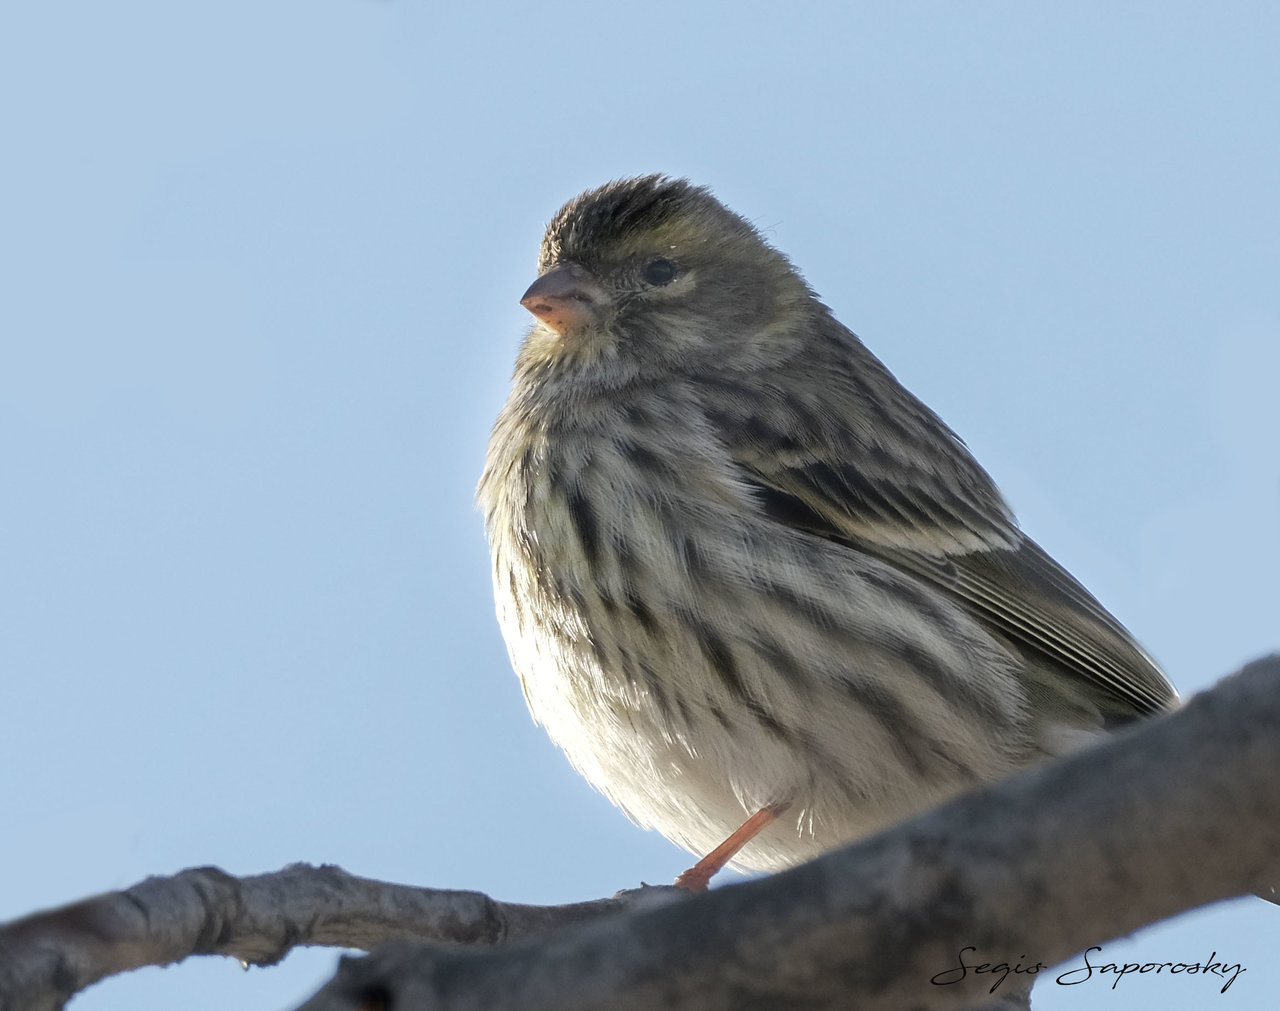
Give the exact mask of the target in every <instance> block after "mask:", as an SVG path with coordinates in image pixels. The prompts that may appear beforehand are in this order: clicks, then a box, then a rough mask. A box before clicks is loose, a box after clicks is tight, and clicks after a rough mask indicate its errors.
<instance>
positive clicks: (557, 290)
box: [520, 263, 609, 336]
mask: <svg viewBox="0 0 1280 1011" xmlns="http://www.w3.org/2000/svg"><path fill="white" fill-rule="evenodd" d="M520 304H521V305H522V306H524V307H525V308H526V309H528V310H529V311H530V312H531V313H533V314H534V315H535V316H537V317H538V319H539V320H541V321H542V322H543V323H545V324H546V325H547V326H549V327H550V328H551V329H552V330H554V331H555V332H556V333H558V334H560V335H561V336H564V335H565V334H566V333H569V332H570V331H571V330H584V329H586V328H588V327H591V326H595V325H597V324H599V322H600V319H601V317H602V316H603V314H604V310H605V308H606V307H607V306H608V304H609V295H608V293H607V292H605V290H604V289H603V288H602V287H600V284H599V283H598V282H597V281H596V279H595V278H593V277H592V276H591V274H590V272H589V271H588V270H587V269H586V268H584V267H580V266H578V264H576V263H562V264H560V265H559V266H556V267H552V268H551V269H550V270H548V271H547V272H546V273H545V274H543V275H542V276H541V277H539V278H538V279H537V280H536V281H534V282H533V284H531V285H529V290H528V291H526V292H525V293H524V296H523V297H522V298H521V299H520Z"/></svg>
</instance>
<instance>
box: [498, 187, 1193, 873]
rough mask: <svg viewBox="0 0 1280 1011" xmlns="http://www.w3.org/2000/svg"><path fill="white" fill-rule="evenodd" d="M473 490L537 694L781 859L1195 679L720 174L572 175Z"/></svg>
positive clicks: (625, 791)
mask: <svg viewBox="0 0 1280 1011" xmlns="http://www.w3.org/2000/svg"><path fill="white" fill-rule="evenodd" d="M538 270H539V280H538V281H537V282H535V284H534V286H533V287H532V288H531V289H530V291H529V292H528V293H527V295H526V298H525V304H526V305H527V306H528V307H529V308H530V310H531V311H533V312H534V314H535V315H536V316H538V317H539V319H540V320H541V321H542V322H539V323H538V324H536V325H535V326H534V327H533V329H532V330H531V331H530V333H529V335H528V337H527V338H526V340H525V343H524V345H523V347H522V348H521V351H520V354H519V357H518V359H517V363H516V370H515V377H514V381H513V386H512V392H511V396H510V398H509V400H508V401H507V404H506V406H505V407H504V408H503V411H502V413H501V415H500V416H499V418H498V421H497V423H496V425H495V427H494V432H493V437H492V440H491V442H490V446H489V455H488V461H487V464H486V467H485V472H484V476H483V477H482V479H481V482H480V489H479V499H480V502H481V504H482V507H483V509H484V512H485V520H486V525H487V528H488V532H489V538H490V544H491V548H492V554H493V563H494V585H495V590H496V596H497V602H498V614H499V619H500V621H501V624H502V628H503V632H504V635H505V636H506V639H507V643H508V646H509V649H510V652H511V657H512V661H513V663H514V665H515V668H516V670H517V672H518V673H519V675H520V678H521V681H522V684H523V685H524V690H525V696H526V698H527V700H528V702H529V705H530V708H531V709H532V711H533V714H534V716H535V718H537V719H538V720H539V721H540V722H541V723H543V724H544V725H545V726H546V728H547V730H548V732H549V733H550V734H551V736H552V738H553V739H554V740H555V741H556V742H557V743H558V744H559V745H560V746H561V747H562V748H564V750H565V751H566V753H567V754H568V756H569V758H570V760H571V761H572V762H573V763H574V765H575V766H576V767H577V768H578V769H579V771H581V772H582V773H583V774H584V775H585V776H586V777H587V778H588V779H589V780H590V781H591V782H592V783H593V784H595V785H596V786H597V787H598V788H600V789H601V790H602V791H604V793H606V794H607V795H608V796H609V797H610V798H611V799H613V800H614V802H615V803H617V804H618V805H619V806H621V807H622V808H623V809H624V810H625V811H626V812H627V813H628V814H629V815H631V817H633V818H634V819H635V820H636V821H638V822H640V823H641V824H643V825H646V826H651V827H656V828H657V829H659V831H661V832H662V833H663V834H664V835H666V836H667V837H669V838H671V839H673V840H674V841H676V842H678V843H680V844H681V845H683V846H686V847H688V848H689V849H691V850H693V851H695V852H705V851H707V850H709V849H710V848H711V847H712V846H714V845H715V844H716V843H718V842H719V841H720V840H721V839H722V838H724V837H725V836H726V835H728V834H729V833H730V832H731V831H732V830H733V829H734V828H736V827H737V826H738V825H739V824H740V823H741V822H742V821H743V820H744V819H745V818H746V817H747V816H748V815H750V814H752V813H753V812H755V811H757V810H759V809H761V808H765V807H772V808H775V809H781V808H783V807H784V806H785V815H784V817H782V818H781V819H780V820H779V821H778V822H776V823H774V824H773V825H771V826H769V828H767V829H766V830H765V831H764V832H763V833H762V834H761V835H760V836H759V837H758V838H757V839H756V840H755V841H754V842H752V843H751V844H750V845H748V846H747V848H746V849H745V850H743V851H742V853H741V854H740V856H739V863H740V864H741V865H743V866H745V867H749V868H764V869H768V868H778V867H782V866H786V865H788V864H790V863H794V862H796V861H799V860H802V859H805V858H808V857H810V856H812V855H815V854H817V853H818V852H821V851H822V850H824V849H826V848H829V847H830V846H832V845H835V844H838V843H840V842H843V841H846V840H848V839H851V838H854V837H856V836H858V835H861V834H864V833H866V832H868V831H871V830H873V829H875V828H877V827H879V826H881V825H883V824H885V823H887V822H890V821H893V820H897V819H899V818H902V817H905V816H907V815H909V814H912V813H914V812H916V811H918V810H921V809H922V808H924V807H926V806H928V805H930V804H932V803H935V802H937V801H938V800H941V799H943V798H945V797H947V796H949V795H951V794H953V793H955V792H957V791H959V790H961V789H964V788H966V787H968V786H971V785H974V784H977V783H982V782H986V781H989V780H992V779H995V778H998V777H999V776H1002V775H1004V774H1005V773H1007V772H1009V771H1011V770H1013V769H1016V768H1018V767H1019V766H1022V765H1025V764H1028V763H1030V762H1034V761H1036V760H1039V759H1041V758H1043V757H1045V756H1047V755H1054V754H1059V753H1062V752H1064V751H1067V750H1070V749H1071V748H1073V747H1076V746H1078V745H1079V744H1081V743H1082V742H1084V741H1086V740H1088V739H1089V738H1090V737H1091V736H1093V735H1095V734H1098V733H1100V732H1102V731H1104V730H1106V729H1108V728H1110V727H1113V726H1115V725H1118V724H1122V723H1124V722H1127V721H1129V720H1133V719H1136V718H1139V717H1144V716H1148V715H1151V714H1154V713H1158V712H1160V711H1162V710H1165V709H1168V708H1170V707H1171V706H1173V705H1174V704H1175V699H1176V696H1175V694H1174V692H1173V689H1172V688H1171V687H1170V686H1169V684H1168V682H1167V681H1166V680H1165V678H1164V676H1163V675H1162V674H1161V672H1160V670H1159V668H1158V667H1157V666H1156V665H1155V664H1154V663H1153V662H1152V661H1151V659H1150V658H1149V657H1148V656H1147V655H1146V654H1145V653H1144V652H1143V651H1142V649H1141V648H1140V647H1139V646H1138V645H1137V644H1136V643H1135V642H1134V641H1133V639H1132V638H1131V637H1130V636H1129V634H1128V633H1127V632H1126V631H1125V630H1124V628H1123V627H1122V626H1121V625H1120V624H1119V623H1118V622H1117V621H1116V620H1115V619H1114V618H1113V617H1111V615H1110V614H1108V613H1107V612H1106V611H1105V610H1104V609H1103V608H1102V606H1101V605H1100V604H1098V602H1097V601H1096V600H1094V598H1093V597H1092V596H1090V595H1089V593H1088V592H1087V591H1086V590H1085V589H1084V588H1083V587H1082V586H1081V585H1080V584H1079V583H1078V582H1076V580H1075V579H1073V578H1072V577H1071V576H1070V575H1069V574H1068V573H1067V572H1066V571H1065V570H1063V569H1062V568H1061V567H1060V566H1059V565H1057V563H1055V562H1054V561H1053V560H1052V559H1051V558H1050V557H1049V556H1048V555H1046V554H1045V553H1044V552H1043V551H1042V550H1041V549H1040V548H1039V547H1038V546H1037V545H1036V544H1035V543H1034V542H1032V541H1031V540H1029V539H1028V538H1027V537H1026V536H1025V535H1024V534H1022V533H1021V531H1020V530H1019V529H1018V527H1017V525H1016V522H1015V520H1014V518H1013V515H1012V513H1011V512H1010V510H1009V508H1008V507H1007V506H1006V505H1005V503H1004V501H1003V499H1002V498H1001V496H1000V494H999V492H998V491H997V489H996V488H995V486H994V484H993V483H992V482H991V479H990V478H989V477H988V476H987V474H986V472H985V471H983V470H982V468H981V467H980V466H979V465H978V464H977V462H976V461H975V460H974V459H973V457H972V456H971V455H970V454H969V452H968V451H967V450H966V449H965V447H964V445H963V443H962V442H961V441H960V440H959V439H958V438H957V437H956V435H955V434H954V433H953V432H952V431H951V430H950V429H949V428H947V427H946V425H944V424H943V423H942V421H941V420H939V419H938V417H937V416H936V415H935V414H934V413H933V412H932V411H930V410H929V409H928V408H927V407H925V406H924V404H922V403H921V402H920V401H918V400H917V399H916V398H915V397H913V396H912V395H911V394H910V393H909V392H907V391H906V390H905V389H903V387H902V386H900V385H899V384H898V383H897V381H896V380H895V379H894V378H893V376H892V375H891V374H890V373H889V372H888V370H887V369H885V367H884V366H883V365H882V364H881V363H880V362H879V361H878V360H877V359H876V358H875V357H874V356H873V355H872V354H871V353H870V352H869V351H867V349H866V348H865V347H863V345H862V344H861V342H860V341H859V340H858V339H857V337H855V336H854V335H853V334H852V333H851V332H850V331H849V330H848V329H846V328H845V327H843V326H842V325H841V324H840V323H839V322H838V321H837V320H835V318H834V317H833V316H832V315H831V313H830V311H829V310H828V309H827V307H826V306H824V305H823V304H822V303H821V302H819V301H818V299H817V297H816V296H815V295H814V293H813V292H812V291H811V290H810V289H809V288H808V286H807V285H806V284H805V283H804V281H803V280H802V279H801V277H800V276H799V274H798V273H797V272H796V271H795V270H794V269H793V268H792V266H791V264H790V263H789V262H788V261H787V259H786V257H784V256H783V255H782V254H781V253H779V252H777V251H776V250H774V249H772V248H771V247H770V246H769V245H767V244H766V243H765V242H764V241H763V239H762V238H761V237H760V236H759V234H758V233H757V232H756V231H755V229H754V228H752V227H751V225H750V224H748V223H747V222H746V221H745V220H743V219H742V218H740V217H739V216H737V215H736V214H734V213H732V212H731V211H729V210H728V209H726V208H725V207H724V206H723V205H721V204H720V203H719V202H718V201H717V200H716V199H715V198H714V197H712V196H711V195H710V193H708V192H707V191H706V190H704V189H700V188H697V187H694V186H691V185H689V184H688V183H685V182H683V181H678V180H671V179H668V178H665V177H661V176H646V177H643V178H639V179H629V180H623V181H620V182H615V183H611V184H609V185H607V186H604V187H601V188H600V189H597V190H593V191H591V192H588V193H585V194H583V195H582V196H580V197H578V198H576V199H575V200H573V201H571V202H570V203H568V204H567V205H566V206H565V207H564V208H563V209H562V210H561V211H560V212H559V213H558V214H557V215H556V217H555V219H554V220H553V221H552V222H551V224H550V225H549V227H548V229H547V234H546V237H545V239H544V240H543V244H542V250H541V254H540V256H539V261H538Z"/></svg>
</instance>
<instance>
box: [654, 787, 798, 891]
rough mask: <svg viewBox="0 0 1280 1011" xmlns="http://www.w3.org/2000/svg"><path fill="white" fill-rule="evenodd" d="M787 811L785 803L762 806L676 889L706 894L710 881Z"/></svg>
mask: <svg viewBox="0 0 1280 1011" xmlns="http://www.w3.org/2000/svg"><path fill="white" fill-rule="evenodd" d="M785 809H786V805H785V804H779V805H776V806H774V807H762V808H761V809H760V810H759V811H757V812H756V813H755V814H753V815H752V816H751V817H750V818H748V819H747V820H746V821H744V822H743V823H742V824H741V825H739V826H738V827H737V828H736V829H734V831H733V834H732V835H730V836H729V838H728V839H726V840H725V841H724V842H722V843H721V844H720V845H719V846H717V847H716V848H715V849H713V850H712V851H711V852H710V853H708V854H707V855H706V856H705V857H703V858H702V859H701V860H699V861H698V862H697V863H696V864H694V865H693V866H692V867H690V868H689V869H688V870H687V871H685V872H684V873H683V874H681V875H680V876H679V877H678V878H676V880H675V886H676V887H677V888H683V889H685V890H686V891H690V892H695V893H697V892H705V891H706V890H707V882H709V881H710V880H711V879H712V878H713V877H714V876H715V875H716V874H718V873H719V872H720V871H721V870H722V869H723V868H724V865H725V864H727V863H728V862H729V861H730V860H732V859H733V858H734V857H735V856H737V855H738V851H739V850H740V849H742V847H743V846H745V845H746V844H747V843H749V842H750V841H751V840H752V839H754V838H755V837H756V836H757V835H759V834H760V832H761V831H762V830H763V829H764V828H765V826H767V825H770V824H772V823H773V822H775V821H777V819H778V815H780V814H782V812H783V811H784V810H785Z"/></svg>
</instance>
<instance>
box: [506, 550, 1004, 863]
mask: <svg viewBox="0 0 1280 1011" xmlns="http://www.w3.org/2000/svg"><path fill="white" fill-rule="evenodd" d="M766 555H767V553H765V554H762V555H760V556H757V562H758V563H759V564H760V565H761V566H762V567H763V569H764V571H761V572H756V573H752V574H746V575H745V581H744V575H743V574H741V573H737V574H734V573H730V572H727V571H726V572H722V573H721V574H720V575H719V576H713V575H711V574H710V572H708V573H704V577H705V580H706V582H707V585H698V582H697V581H690V580H685V581H684V582H683V583H681V585H680V587H677V588H675V589H673V587H672V586H671V585H667V586H664V587H663V588H662V591H661V592H659V590H658V588H656V587H649V588H648V590H647V591H646V588H645V587H644V585H643V583H641V585H640V586H639V589H638V592H641V593H645V594H646V599H647V600H649V601H650V604H649V605H648V607H647V608H646V612H645V613H644V615H643V616H642V617H637V616H636V614H635V613H634V611H629V610H627V609H626V608H622V607H619V606H617V604H616V602H612V603H606V604H602V603H601V602H600V599H599V598H598V597H597V596H594V595H593V594H592V593H590V592H588V591H587V590H585V589H582V588H581V586H579V587H578V588H577V589H576V590H575V592H572V593H564V594H558V593H556V592H554V590H549V589H548V582H547V581H546V580H542V581H539V580H537V579H534V578H532V577H530V575H529V573H527V572H526V573H525V574H524V578H525V579H526V580H527V582H526V583H524V584H521V578H522V577H521V575H520V574H519V573H511V572H507V573H495V577H496V578H495V586H496V587H497V590H498V599H499V617H500V620H501V622H502V625H503V630H504V634H505V635H506V638H507V642H508V646H509V649H510V653H511V658H512V662H513V665H514V666H515V669H516V671H517V672H518V674H519V675H520V678H521V682H522V684H523V687H524V691H525V697H526V699H527V701H528V704H529V707H530V709H531V711H532V713H533V715H534V717H535V719H537V720H538V722H539V723H541V724H543V726H544V727H545V728H546V729H547V731H548V733H549V735H550V736H551V738H552V739H553V740H554V741H555V742H556V744H558V745H559V746H560V747H561V748H562V749H563V750H564V751H565V753H566V754H567V755H568V757H569V759H570V761H571V762H572V763H573V765H574V766H575V767H576V768H577V769H578V770H579V772H581V773H582V775H583V776H584V777H585V778H587V779H588V780H589V781H590V782H591V783H592V784H593V785H594V786H595V787H596V788H597V789H599V790H601V791H602V792H603V793H604V794H605V795H606V796H608V797H609V798H610V799H611V800H612V801H613V802H614V803H616V804H617V805H618V806H619V807H621V808H622V809H623V810H624V811H625V812H626V813H627V814H628V815H629V816H630V817H631V818H632V819H633V820H635V821H636V822H638V823H640V824H642V825H644V826H646V827H652V828H656V829H658V831H660V832H661V833H662V834H663V835H665V836H666V837H667V838H669V839H671V840H672V841H673V842H676V843H678V844H679V845H682V846H684V847H685V848H687V849H689V850H690V851H692V852H695V853H704V852H707V851H709V850H710V849H712V848H713V847H714V846H715V845H717V844H718V843H719V842H721V841H722V840H723V839H724V838H725V837H726V836H727V835H728V834H729V833H730V832H732V831H733V830H734V829H735V828H737V827H738V825H740V824H741V823H742V821H744V820H745V819H746V818H747V817H748V816H749V815H751V814H752V813H754V812H755V811H757V810H759V809H760V808H762V807H765V806H776V805H786V809H785V812H784V813H783V815H782V816H781V817H780V819H779V821H778V822H777V823H775V824H774V825H773V826H771V827H770V828H769V829H767V830H766V831H765V832H764V833H763V834H762V835H761V837H759V838H758V839H757V841H755V842H753V843H752V844H751V845H750V846H748V847H747V848H746V849H745V850H744V851H743V852H742V854H741V856H740V857H739V860H738V863H739V864H741V865H742V866H745V867H748V868H751V869H762V870H763V869H776V868H779V867H783V866H787V865H790V864H793V863H796V862H799V861H802V860H804V859H808V858H810V857H812V856H815V855H817V854H818V853H820V852H822V851H824V850H826V849H829V848H830V847H832V846H835V845H838V844H840V843H842V842H845V841H848V840H850V839H853V838H856V837H858V836H860V835H864V834H866V833H868V832H871V831H874V830H876V829H878V828H880V827H881V826H883V825H885V824H887V823H891V822H893V821H895V820H898V819H900V818H902V817H906V816H908V815H910V814H913V813H915V812H916V811H919V810H921V809H923V808H925V807H928V806H930V805H931V804H933V803H935V802H937V801H938V800H940V799H942V798H944V797H946V796H948V795H950V794H952V793H955V792H958V791H959V790H961V789H963V788H965V787H967V786H970V785H973V784H974V783H977V782H981V781H985V780H990V779H994V778H997V777H998V776H1000V775H1002V774H1004V773H1005V772H1007V771H1009V769H1011V768H1013V767H1015V766H1016V765H1017V764H1020V763H1021V762H1022V761H1023V760H1025V754H1026V751H1027V747H1026V736H1027V735H1026V728H1025V727H1024V726H1022V725H1021V722H1020V721H1021V719H1022V716H1023V714H1022V713H1021V712H1020V711H1019V709H1018V706H1017V698H1016V689H1015V690H1014V694H1012V695H1009V696H1008V697H1007V698H1005V699H1000V698H996V697H992V698H975V697H972V694H973V693H972V692H970V691H969V690H968V688H967V686H966V682H965V677H966V672H965V671H964V670H963V669H960V670H953V671H952V673H954V675H955V677H956V678H957V679H958V680H957V682H956V684H951V683H950V682H949V681H948V680H947V679H948V677H950V676H951V675H950V674H948V673H947V672H946V670H945V668H946V667H947V665H951V666H952V667H956V666H958V667H961V668H963V666H964V665H965V664H966V663H972V662H976V659H977V658H968V657H967V656H966V654H967V653H971V652H973V651H974V650H977V651H978V652H982V657H981V659H982V660H983V661H984V662H985V661H987V660H989V659H990V657H989V655H988V654H990V653H991V650H992V647H991V646H990V644H989V643H988V642H986V641H982V642H979V641H978V639H979V638H982V639H983V640H985V636H983V635H982V634H981V633H980V632H978V631H976V630H971V629H966V630H965V632H966V634H968V635H970V636H971V637H972V638H973V639H974V641H973V642H964V641H961V642H959V643H954V642H951V641H946V642H942V641H941V640H939V636H940V634H941V633H942V631H943V630H942V629H940V628H938V627H937V621H939V620H941V619H936V620H935V618H934V617H932V616H930V615H929V614H928V613H923V614H922V613H921V612H920V611H919V609H917V610H916V611H914V612H910V613H911V614H912V615H914V617H908V612H906V611H903V613H902V614H899V615H898V616H897V617H896V618H894V619H893V627H892V628H891V629H885V628H882V627H880V624H879V623H878V622H879V619H875V618H873V617H872V615H874V614H875V613H876V609H875V608H873V607H871V606H870V604H871V603H872V602H871V601H866V606H865V607H864V609H863V610H864V611H865V612H866V613H865V614H863V615H861V616H859V614H858V613H857V608H858V603H859V593H861V594H862V595H863V596H866V594H867V593H868V592H871V590H870V589H869V587H868V586H867V585H859V579H858V578H857V575H856V573H852V572H841V571H840V570H838V569H836V570H833V571H834V573H835V575H834V576H833V579H832V581H833V582H834V583H835V584H839V583H840V582H841V581H843V582H844V583H845V584H847V585H846V586H834V587H833V586H828V587H825V588H824V587H822V586H812V585H811V586H809V587H800V586H796V585H793V583H794V580H792V581H790V582H789V580H788V577H787V573H788V572H789V571H791V568H792V567H788V566H787V565H786V564H785V563H783V562H781V561H780V562H778V564H776V565H774V566H773V567H772V568H769V566H768V562H769V559H768V558H767V557H766ZM704 561H706V562H707V564H708V566H711V567H712V568H713V567H714V561H715V559H714V558H707V559H704ZM770 583H772V584H773V590H772V592H771V593H769V594H765V595H763V596H755V595H753V594H751V593H748V592H746V590H747V589H749V588H750V587H751V586H753V585H769V584H770ZM712 585H714V586H716V587H717V588H716V589H714V590H713V589H711V586H712ZM833 588H834V589H838V590H839V591H840V593H839V596H838V597H837V598H833V599H839V600H841V601H844V602H846V603H847V604H848V605H849V606H851V607H852V608H853V609H854V610H853V611H850V612H848V613H847V614H846V616H845V617H843V618H842V617H837V616H834V615H832V614H831V613H829V612H830V611H831V610H832V607H831V600H830V599H827V596H828V595H827V592H826V591H829V590H831V589H833ZM820 591H821V592H820ZM846 591H847V592H846ZM875 592H880V593H883V592H884V588H883V587H880V588H879V589H878V590H876V591H875ZM891 596H892V595H891ZM619 599H621V597H620V596H619ZM891 603H893V604H894V605H895V607H897V608H898V610H902V607H901V605H902V602H901V601H896V600H893V601H891ZM883 604H884V602H883V601H880V602H879V605H880V611H884V606H883ZM892 611H893V608H890V612H892ZM842 613H843V612H842ZM953 617H954V616H952V615H949V614H948V615H947V620H952V619H953ZM946 631H951V630H949V629H948V630H946ZM895 636H897V637H898V640H900V641H896V640H895ZM963 638H964V637H963V636H961V639H962V640H963ZM930 649H933V652H932V653H931V652H930ZM984 651H985V652H984ZM922 667H934V668H937V669H931V670H923V669H920V668H922ZM974 707H978V708H982V709H984V712H986V715H987V717H988V718H989V723H990V726H991V733H990V734H989V735H985V736H984V735H982V734H975V733H974V732H973V730H972V726H973V719H972V716H973V714H972V712H969V711H967V710H969V709H972V708H974ZM1002 707H1003V708H1002Z"/></svg>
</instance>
